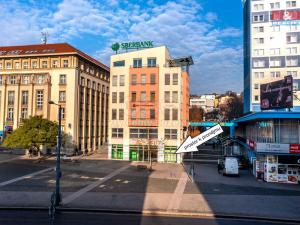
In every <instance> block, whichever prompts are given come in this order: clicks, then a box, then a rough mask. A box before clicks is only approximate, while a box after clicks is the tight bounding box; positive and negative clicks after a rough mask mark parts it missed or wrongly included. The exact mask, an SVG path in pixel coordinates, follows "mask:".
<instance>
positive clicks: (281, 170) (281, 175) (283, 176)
mask: <svg viewBox="0 0 300 225" xmlns="http://www.w3.org/2000/svg"><path fill="white" fill-rule="evenodd" d="M278 182H280V183H287V182H288V175H287V165H278Z"/></svg>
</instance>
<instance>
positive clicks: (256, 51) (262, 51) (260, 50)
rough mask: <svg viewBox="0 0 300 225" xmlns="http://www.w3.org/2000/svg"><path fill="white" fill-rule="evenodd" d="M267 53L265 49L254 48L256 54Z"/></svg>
mask: <svg viewBox="0 0 300 225" xmlns="http://www.w3.org/2000/svg"><path fill="white" fill-rule="evenodd" d="M264 54H265V50H264V49H254V56H263V55H264Z"/></svg>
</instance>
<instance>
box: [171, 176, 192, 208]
mask: <svg viewBox="0 0 300 225" xmlns="http://www.w3.org/2000/svg"><path fill="white" fill-rule="evenodd" d="M187 181H188V176H187V174H186V173H185V172H183V173H182V174H181V177H180V179H179V181H178V183H177V186H176V188H175V191H174V193H173V195H172V197H171V200H170V202H169V205H168V208H167V211H177V210H178V209H179V207H180V202H181V199H182V196H183V193H184V189H185V186H186V183H187Z"/></svg>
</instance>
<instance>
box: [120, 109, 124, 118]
mask: <svg viewBox="0 0 300 225" xmlns="http://www.w3.org/2000/svg"><path fill="white" fill-rule="evenodd" d="M119 120H124V109H119Z"/></svg>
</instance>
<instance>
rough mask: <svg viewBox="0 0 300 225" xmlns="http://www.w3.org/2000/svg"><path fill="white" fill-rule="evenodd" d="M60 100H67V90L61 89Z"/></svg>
mask: <svg viewBox="0 0 300 225" xmlns="http://www.w3.org/2000/svg"><path fill="white" fill-rule="evenodd" d="M59 101H60V102H65V101H66V92H65V91H60V92H59Z"/></svg>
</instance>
